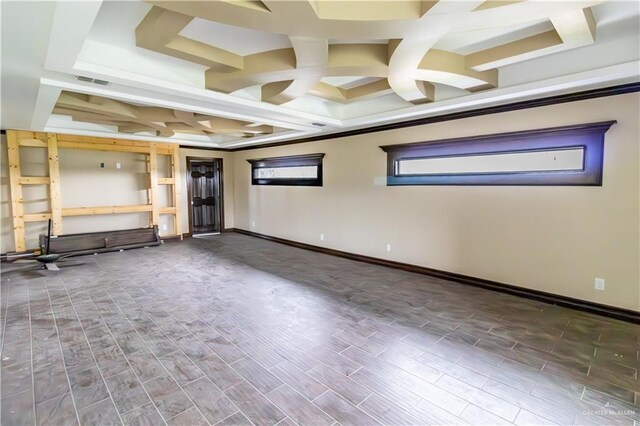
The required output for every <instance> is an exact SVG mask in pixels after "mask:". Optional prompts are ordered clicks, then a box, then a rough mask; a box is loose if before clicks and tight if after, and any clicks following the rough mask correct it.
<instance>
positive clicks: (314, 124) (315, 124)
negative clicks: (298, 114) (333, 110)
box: [311, 123, 326, 127]
mask: <svg viewBox="0 0 640 426" xmlns="http://www.w3.org/2000/svg"><path fill="white" fill-rule="evenodd" d="M311 124H312V125H313V126H318V127H324V126H326V124H324V123H311Z"/></svg>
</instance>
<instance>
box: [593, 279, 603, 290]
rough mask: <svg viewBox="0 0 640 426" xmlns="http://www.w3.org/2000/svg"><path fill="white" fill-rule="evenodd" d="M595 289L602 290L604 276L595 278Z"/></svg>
mask: <svg viewBox="0 0 640 426" xmlns="http://www.w3.org/2000/svg"><path fill="white" fill-rule="evenodd" d="M595 289H596V290H600V291H604V278H596V280H595Z"/></svg>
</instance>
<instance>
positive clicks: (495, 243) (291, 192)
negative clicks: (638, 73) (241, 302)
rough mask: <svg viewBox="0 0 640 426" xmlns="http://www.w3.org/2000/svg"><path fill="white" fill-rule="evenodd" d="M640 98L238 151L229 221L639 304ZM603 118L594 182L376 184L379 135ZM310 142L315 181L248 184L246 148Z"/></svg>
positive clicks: (291, 150) (289, 151) (271, 151)
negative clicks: (320, 172) (319, 177)
mask: <svg viewBox="0 0 640 426" xmlns="http://www.w3.org/2000/svg"><path fill="white" fill-rule="evenodd" d="M639 100H640V95H639V94H637V93H636V94H628V95H621V96H615V97H608V98H601V99H593V100H588V101H581V102H573V103H567V104H560V105H554V106H549V107H543V108H535V109H528V110H523V111H514V112H509V113H503V114H496V115H491V116H482V117H474V118H468V119H464V120H458V121H450V122H443V123H435V124H430V125H426V126H420V127H412V128H405V129H400V130H393V131H386V132H381V133H371V134H365V135H360V136H353V137H347V138H338V139H333V140H328V141H321V142H314V143H306V144H298V145H290V146H283V147H274V148H263V149H257V150H252V151H242V152H238V153H236V154H235V158H234V161H235V178H234V183H235V226H236V227H237V228H242V229H247V230H251V231H255V232H259V233H263V234H267V235H272V236H277V237H282V238H286V239H291V240H296V241H301V242H305V243H309V244H313V245H319V246H326V247H330V248H334V249H339V250H345V251H349V252H354V253H359V254H364V255H368V256H374V257H379V258H387V259H392V260H396V261H400V262H406V263H411V264H416V265H422V266H427V267H430V268H436V269H441V270H445V271H450V272H456V273H460V274H465V275H471V276H475V277H480V278H485V279H489V280H495V281H499V282H504V283H510V284H514V285H518V286H521V287H526V288H531V289H536V290H542V291H546V292H550V293H556V294H561V295H565V296H570V297H575V298H579V299H584V300H589V301H593V302H599V303H604V304H608V305H613V306H618V307H623V308H629V309H633V310H638V311H640V271H639V269H640V207H639V205H640V198H639V197H640V196H639V192H640V183H639V180H640V142H639V141H640V129H639V124H638V117H639V116H640V108H639V103H640V102H639ZM612 119H615V120H618V123H617V124H615V125H614V126H613V127H612V128H611V129H610V130H609V131H608V132H607V134H606V142H605V159H604V185H603V186H602V187H535V186H530V187H508V186H504V187H499V186H498V187H469V186H466V187H465V186H460V187H457V186H406V187H387V186H385V185H384V179H385V178H384V176H385V168H386V165H385V154H384V152H383V151H382V150H380V149H379V148H378V146H379V145H386V144H394V143H406V142H417V141H427V140H437V139H444V138H453V137H461V136H472V135H479V134H492V133H499V132H507V131H517V130H525V129H536V128H544V127H553V126H562V125H568V124H576V123H588V122H596V121H604V120H612ZM316 152H324V153H326V156H325V159H324V186H323V187H321V188H314V187H277V186H252V185H251V182H250V165H249V164H248V163H247V162H246V159H248V158H261V157H269V156H281V155H294V154H305V153H316ZM320 233H324V235H325V240H324V241H321V240H320V238H319V236H320ZM387 244H391V249H392V251H391V252H387V251H386V245H387ZM595 277H601V278H605V279H606V291H604V292H602V291H596V290H595V289H594V278H595Z"/></svg>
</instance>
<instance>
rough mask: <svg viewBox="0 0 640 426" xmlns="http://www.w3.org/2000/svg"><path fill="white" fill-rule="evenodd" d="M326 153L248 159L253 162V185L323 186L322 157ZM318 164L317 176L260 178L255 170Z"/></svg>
mask: <svg viewBox="0 0 640 426" xmlns="http://www.w3.org/2000/svg"><path fill="white" fill-rule="evenodd" d="M323 158H324V153H318V154H306V155H290V156H287V157H271V158H259V159H252V160H247V161H248V162H249V163H250V164H251V185H280V186H322V159H323ZM300 166H317V167H318V176H317V177H316V178H298V179H277V178H272V179H258V178H256V173H255V171H256V170H258V169H265V168H272V167H279V168H281V167H300Z"/></svg>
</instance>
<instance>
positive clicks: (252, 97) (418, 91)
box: [2, 0, 640, 148]
mask: <svg viewBox="0 0 640 426" xmlns="http://www.w3.org/2000/svg"><path fill="white" fill-rule="evenodd" d="M639 9H640V6H639V3H638V2H635V1H605V2H603V1H597V0H593V1H591V0H582V1H513V0H510V1H494V0H486V1H483V0H469V1H454V0H440V1H435V0H434V1H417V0H394V1H382V0H376V1H367V0H342V1H335V0H313V1H312V0H298V1H295V0H294V1H270V0H262V1H260V0H234V1H232V0H227V1H224V0H219V1H187V0H180V1H165V0H157V1H156V0H151V1H147V2H139V1H132V2H118V1H108V2H107V1H104V2H101V1H94V2H73V1H71V2H57V3H54V2H28V3H26V2H22V3H20V2H15V3H14V2H3V3H2V84H3V93H2V103H3V111H2V127H3V128H24V129H32V130H42V129H44V130H50V131H60V132H67V133H82V134H91V135H98V136H111V137H118V136H121V137H128V138H138V139H149V140H162V141H174V142H176V143H181V144H186V145H194V146H206V147H224V148H236V147H241V146H250V145H259V144H262V143H270V142H276V141H283V140H287V139H296V138H300V137H305V136H309V135H317V134H319V133H335V132H339V131H343V130H347V129H355V128H359V127H368V126H371V125H376V124H383V123H390V122H396V121H402V120H407V119H414V118H420V117H426V116H432V115H438V114H443V113H448V112H455V111H461V110H466V109H473V108H478V107H482V106H489V105H497V104H503V103H509V102H514V101H517V100H524V99H532V98H539V97H545V96H550V95H556V94H562V93H570V92H575V91H581V90H586V89H591V88H597V87H605V86H611V85H615V84H622V83H629V82H635V81H638V80H639V79H640V77H639V68H640V62H639V58H640V53H639V52H640V48H639V41H638V40H639V22H640V21H639V19H640V10H639ZM34 21H35V22H36V24H37V25H34V24H33V22H34ZM27 22H29V25H27V26H26V28H25V24H26V23H27ZM78 76H80V77H81V79H78Z"/></svg>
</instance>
